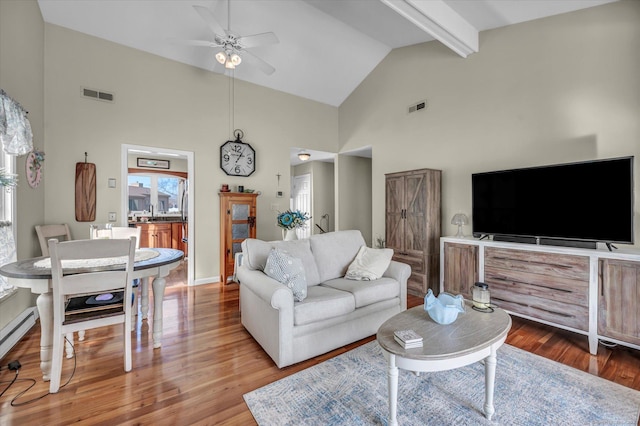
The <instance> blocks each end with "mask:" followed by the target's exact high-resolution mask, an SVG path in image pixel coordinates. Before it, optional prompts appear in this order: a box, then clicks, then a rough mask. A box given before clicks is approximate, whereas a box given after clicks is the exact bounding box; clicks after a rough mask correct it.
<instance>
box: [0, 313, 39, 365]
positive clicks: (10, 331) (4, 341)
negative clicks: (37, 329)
mask: <svg viewBox="0 0 640 426" xmlns="http://www.w3.org/2000/svg"><path fill="white" fill-rule="evenodd" d="M37 319H38V310H37V308H36V307H30V308H27V309H25V310H24V311H22V313H21V314H20V315H18V316H17V317H16V318H14V319H13V320H11V322H10V323H9V324H7V325H6V327H4V328H3V329H2V330H0V359H1V358H3V357H4V356H5V355H6V354H7V353H9V351H10V350H11V349H12V348H13V347H14V346H15V344H16V343H18V342H19V341H20V339H22V337H24V335H25V334H27V332H28V331H29V330H31V327H33V326H34V325H35V324H36V320H37Z"/></svg>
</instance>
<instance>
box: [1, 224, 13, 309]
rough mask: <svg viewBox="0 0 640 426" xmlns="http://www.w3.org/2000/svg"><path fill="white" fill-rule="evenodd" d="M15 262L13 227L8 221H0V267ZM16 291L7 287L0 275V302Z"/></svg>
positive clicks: (6, 282) (5, 280)
mask: <svg viewBox="0 0 640 426" xmlns="http://www.w3.org/2000/svg"><path fill="white" fill-rule="evenodd" d="M15 261H16V243H15V240H14V239H13V227H12V226H11V222H9V221H0V265H5V264H7V263H11V262H15ZM15 290H16V288H15V287H13V286H12V285H9V283H8V281H7V278H6V277H3V276H2V275H0V300H1V299H3V298H4V297H7V296H8V295H10V294H11V293H13V292H14V291H15Z"/></svg>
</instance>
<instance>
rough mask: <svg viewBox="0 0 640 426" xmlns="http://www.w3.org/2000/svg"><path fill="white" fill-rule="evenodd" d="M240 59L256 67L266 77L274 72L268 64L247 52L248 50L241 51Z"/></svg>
mask: <svg viewBox="0 0 640 426" xmlns="http://www.w3.org/2000/svg"><path fill="white" fill-rule="evenodd" d="M242 57H243V59H244V60H246V61H247V62H249V64H251V65H252V66H256V67H258V68H260V71H262V72H263V73H265V74H267V75H271V74H273V73H274V72H275V70H276V69H275V68H274V67H272V66H271V65H270V64H268V63H267V62H265V61H264V60H262V59H260V58H258V57H257V56H256V55H254V54H253V53H251V52H249V51H248V50H243V51H242Z"/></svg>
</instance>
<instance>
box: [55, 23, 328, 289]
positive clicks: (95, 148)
mask: <svg viewBox="0 0 640 426" xmlns="http://www.w3.org/2000/svg"><path fill="white" fill-rule="evenodd" d="M45 36H46V49H45V95H46V96H45V109H46V111H47V127H46V133H47V160H46V162H47V163H46V164H47V172H46V174H47V176H46V179H47V191H46V194H45V204H46V209H45V213H46V214H45V215H46V220H47V221H48V222H58V221H59V222H69V223H70V224H71V228H72V233H73V234H84V233H86V231H85V230H86V229H88V227H89V223H79V222H75V221H74V220H73V219H74V217H75V215H74V191H73V188H74V176H75V175H74V170H75V163H76V162H81V161H84V153H85V152H87V153H88V161H90V162H93V163H95V164H96V170H97V215H96V222H106V221H107V212H109V211H116V212H120V211H122V210H121V208H120V203H121V198H120V187H119V186H120V185H118V188H116V189H109V188H107V179H108V178H109V177H114V176H119V171H120V147H121V144H132V145H143V146H155V147H160V148H174V149H179V150H184V151H193V152H194V156H195V176H194V177H193V178H194V180H195V183H194V187H195V194H193V193H192V194H190V195H191V197H194V202H195V220H194V222H195V223H194V224H193V225H194V226H195V240H196V241H195V247H194V246H193V245H192V242H191V241H190V249H192V250H193V251H191V253H193V254H195V279H196V281H200V282H202V281H203V280H205V281H206V280H209V279H217V277H218V275H219V265H218V259H219V258H220V256H219V245H220V243H219V241H220V238H219V237H220V225H219V199H218V194H217V193H218V190H219V188H220V185H221V184H222V183H228V184H229V185H230V186H231V187H234V186H236V185H244V187H245V188H252V189H255V190H259V191H262V195H261V196H260V197H258V212H257V216H258V223H257V226H258V238H262V239H277V238H281V233H280V231H279V229H278V228H277V227H276V225H275V213H274V212H272V211H271V209H270V206H271V204H272V203H276V204H278V203H283V200H288V195H289V194H288V192H289V191H288V190H287V191H286V193H285V197H284V198H278V199H276V198H275V194H276V191H277V177H276V174H278V173H280V174H281V175H282V177H281V184H282V183H286V182H289V181H290V177H289V173H290V166H289V149H290V147H292V146H294V145H296V143H297V142H299V138H300V135H304V136H305V140H306V142H307V143H309V144H310V145H311V146H314V147H317V148H318V149H321V150H325V151H335V149H336V146H337V128H338V127H337V117H338V111H337V108H335V107H330V106H327V105H323V104H320V103H317V102H312V101H309V100H306V99H302V98H298V97H295V96H291V95H288V94H285V93H282V92H277V91H274V90H271V89H266V88H263V87H259V86H255V85H252V84H249V83H246V82H243V81H239V80H237V81H236V82H235V119H234V121H235V127H236V128H240V129H242V130H243V131H244V135H245V136H244V138H243V141H244V142H248V143H250V144H251V145H252V146H253V148H254V149H255V150H256V158H257V166H256V172H255V173H254V174H253V175H252V176H250V177H248V178H242V177H228V176H227V175H225V174H224V172H223V171H222V170H221V169H220V167H219V164H220V158H219V157H220V145H222V144H223V143H224V142H225V141H226V140H228V139H229V138H231V137H232V135H230V134H229V98H228V93H229V79H228V78H227V77H225V76H223V75H219V74H213V73H211V72H207V71H204V70H200V69H197V68H194V67H190V66H187V65H184V64H181V63H177V62H174V61H170V60H167V59H164V58H160V57H158V56H154V55H151V54H147V53H144V52H141V51H138V50H135V49H131V48H128V47H124V46H120V45H117V44H114V43H111V42H108V41H105V40H101V39H98V38H94V37H91V36H87V35H84V34H81V33H78V32H74V31H71V30H68V29H65V28H62V27H58V26H54V25H50V24H46V25H45ZM81 86H86V87H90V88H94V89H98V90H103V91H107V92H112V93H115V102H114V103H106V102H99V101H95V100H90V99H85V98H83V97H81V96H80V87H81ZM190 178H191V176H190ZM281 189H283V187H282V185H281ZM287 207H288V205H286V206H285V205H283V206H281V207H280V209H286V208H287Z"/></svg>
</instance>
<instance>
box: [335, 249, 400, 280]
mask: <svg viewBox="0 0 640 426" xmlns="http://www.w3.org/2000/svg"><path fill="white" fill-rule="evenodd" d="M392 257H393V250H392V249H388V248H384V249H374V248H369V247H367V246H362V247H360V250H359V251H358V255H357V256H356V258H355V259H354V261H353V262H351V265H349V268H348V269H347V274H346V275H345V278H348V279H350V280H377V279H378V278H380V277H382V274H384V271H386V270H387V268H388V267H389V264H390V263H391V258H392Z"/></svg>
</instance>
